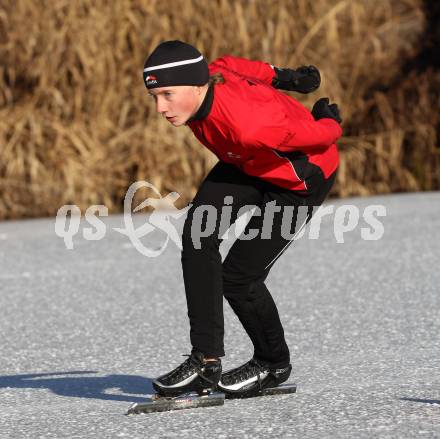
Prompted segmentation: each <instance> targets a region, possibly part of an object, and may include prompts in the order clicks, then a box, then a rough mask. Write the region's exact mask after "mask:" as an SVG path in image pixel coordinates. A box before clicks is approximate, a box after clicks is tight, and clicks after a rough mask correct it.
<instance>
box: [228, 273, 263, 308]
mask: <svg viewBox="0 0 440 439" xmlns="http://www.w3.org/2000/svg"><path fill="white" fill-rule="evenodd" d="M265 278H266V275H261V274H258V275H252V274H245V273H232V272H230V271H228V269H227V267H223V295H224V297H225V299H226V300H228V301H242V300H245V301H252V300H255V299H256V298H257V297H256V295H257V289H256V288H255V286H256V285H257V284H258V283H259V282H264V279H265Z"/></svg>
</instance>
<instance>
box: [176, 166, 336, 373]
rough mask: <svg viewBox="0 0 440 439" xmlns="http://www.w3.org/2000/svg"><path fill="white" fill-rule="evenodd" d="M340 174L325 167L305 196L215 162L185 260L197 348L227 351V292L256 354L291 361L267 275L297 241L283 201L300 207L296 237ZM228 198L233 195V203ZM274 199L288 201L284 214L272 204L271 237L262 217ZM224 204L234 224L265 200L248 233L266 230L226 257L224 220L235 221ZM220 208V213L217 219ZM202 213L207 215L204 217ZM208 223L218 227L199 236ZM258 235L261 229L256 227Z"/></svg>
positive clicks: (186, 233) (188, 228)
mask: <svg viewBox="0 0 440 439" xmlns="http://www.w3.org/2000/svg"><path fill="white" fill-rule="evenodd" d="M335 176H336V172H335V173H333V174H332V175H331V176H330V177H329V178H328V179H327V180H325V179H324V178H323V175H322V173H321V175H320V176H318V178H317V179H315V180H314V181H310V182H309V184H308V185H309V191H308V192H310V193H307V194H303V195H300V194H297V193H295V192H293V191H291V190H288V189H284V188H281V187H279V186H276V185H273V184H271V183H269V182H265V181H264V180H262V179H260V178H257V177H253V176H249V175H247V174H245V173H244V172H242V171H241V170H240V169H239V168H238V167H236V166H235V165H232V164H227V163H224V162H218V163H217V164H216V165H215V166H214V167H213V169H212V170H211V171H210V172H209V174H208V175H207V177H206V178H205V180H204V181H203V182H202V184H201V186H200V188H199V190H198V192H197V194H196V196H195V198H194V200H193V202H192V203H193V205H192V206H191V208H190V209H189V210H188V215H187V218H186V220H185V224H184V228H183V234H182V246H183V249H182V255H181V259H182V268H183V278H184V284H185V292H186V300H187V306H188V317H189V320H190V339H191V344H192V346H193V350H195V349H196V350H199V351H201V352H202V353H204V354H205V356H213V357H221V356H224V355H225V352H224V346H223V335H224V322H223V296H224V297H225V298H226V300H227V301H228V302H229V304H230V306H231V307H232V309H233V310H234V312H235V313H236V315H237V316H238V318H239V320H240V322H241V323H242V325H243V327H244V329H245V330H246V332H247V334H248V335H249V337H250V339H251V341H252V343H253V345H254V356H255V358H257V359H259V360H260V361H261V362H263V363H265V364H268V365H270V366H272V367H284V366H286V365H287V364H289V362H290V355H289V349H288V347H287V344H286V341H285V338H284V330H283V327H282V324H281V322H280V318H279V315H278V310H277V307H276V305H275V303H274V301H273V299H272V296H271V294H270V293H269V290H268V289H267V286H266V285H265V283H264V281H265V279H266V277H267V275H268V274H269V270H270V269H271V267H272V266H273V264H274V262H275V261H276V260H277V259H278V257H279V256H280V255H281V254H282V253H283V252H284V251H285V250H286V248H287V247H288V246H289V245H290V244H291V243H292V242H293V239H286V238H285V236H286V233H284V237H283V234H282V233H281V226H282V217H283V211H284V215H286V213H285V209H284V207H285V206H293V208H290V213H291V214H292V216H291V217H292V219H291V221H290V223H291V224H289V225H290V226H291V227H290V230H288V232H290V233H291V235H294V233H295V232H296V233H298V232H299V231H300V229H302V227H304V226H305V224H306V223H307V222H308V221H310V219H311V217H312V215H313V212H314V209H313V206H319V205H321V204H322V202H323V201H324V199H325V197H326V195H327V194H328V193H329V191H330V189H331V187H332V185H333V182H334V179H335ZM225 196H230V197H229V200H228V199H227V200H228V201H227V202H226V204H225ZM231 197H232V198H231ZM231 201H232V203H231ZM270 202H272V206H273V205H274V202H275V203H276V205H277V206H281V212H276V209H272V211H273V210H275V213H274V215H273V222H272V227H271V230H270V229H267V228H266V232H267V231H268V230H269V232H271V235H270V239H265V236H266V237H267V235H264V233H262V232H263V229H264V227H263V225H264V221H263V220H264V213H265V212H266V210H268V206H270V205H269V204H268V203H270ZM228 203H229V204H228ZM225 205H229V206H230V207H229V209H230V212H231V222H230V223H229V224H232V223H234V222H235V220H236V219H237V217H238V216H240V215H241V214H242V213H243V209H242V211H240V212H239V210H240V208H242V207H243V206H249V208H248V210H249V209H252V208H253V206H258V207H259V208H260V209H261V215H258V214H257V212H254V214H253V216H252V217H251V219H250V221H249V223H248V224H247V225H246V228H245V230H244V232H243V233H244V234H246V235H247V234H248V233H250V232H251V230H253V229H256V230H259V231H260V233H258V235H257V236H256V237H254V238H253V239H247V240H245V239H240V238H241V236H240V237H239V238H238V239H237V240H236V241H235V242H234V243H233V245H232V247H231V248H230V250H229V252H228V254H227V256H226V257H225V259H224V261H223V263H222V260H221V254H220V252H219V245H220V243H221V239H220V237H221V235H222V234H223V233H224V232H225V229H224V227H225V224H228V221H224V222H223V224H222V221H221V216H222V213H221V212H222V208H224V206H225ZM203 206H212V207H210V208H209V209H211V216H210V214H209V213H208V210H207V209H206V210H205V208H204V207H203ZM300 206H303V207H300ZM304 206H306V207H304ZM307 206H309V207H307ZM298 207H299V208H298ZM213 209H215V211H216V212H217V215H216V216H217V219H216V220H215V221H214V222H213V221H212V219H213V218H214V216H213V215H212V212H213ZM245 209H246V208H245ZM201 212H204V214H203V218H202V221H201V222H200V214H201ZM225 212H227V210H226V211H225ZM196 213H197V214H196ZM238 214H239V215H238ZM225 218H227V215H226V216H225ZM287 219H289V217H288V218H287ZM209 221H211V223H210V224H211V229H212V225H213V224H215V231H214V232H213V233H211V234H210V235H209V236H204V237H198V238H197V237H196V234H197V232H196V230H203V227H208V223H209ZM229 224H228V225H229ZM268 224H269V225H270V222H266V226H265V227H267V225H268ZM284 224H285V223H284ZM192 225H193V227H192ZM194 226H195V228H194ZM192 228H193V230H192ZM222 228H223V229H222ZM284 230H285V229H284ZM252 233H253V234H254V235H255V231H254V232H252ZM195 238H196V239H195Z"/></svg>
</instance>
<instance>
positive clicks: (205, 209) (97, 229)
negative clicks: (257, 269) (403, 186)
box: [55, 181, 386, 257]
mask: <svg viewBox="0 0 440 439" xmlns="http://www.w3.org/2000/svg"><path fill="white" fill-rule="evenodd" d="M143 188H148V189H151V190H152V191H153V192H154V194H155V195H157V197H149V198H147V199H145V200H144V201H142V202H141V203H140V204H138V205H137V206H136V207H134V208H133V199H134V196H135V194H136V192H137V191H138V190H139V189H143ZM179 197H180V195H179V194H178V193H177V192H170V193H169V194H168V195H166V196H165V197H162V195H161V193H160V192H159V191H158V190H157V188H156V187H155V186H154V185H153V184H151V183H149V182H148V181H137V182H135V183H133V184H132V185H131V186H130V187H129V188H128V190H127V193H126V195H125V197H124V215H123V222H124V224H123V227H113V228H111V230H113V231H114V232H116V233H120V234H122V235H124V236H126V237H127V238H128V239H129V240H130V242H131V243H132V245H133V247H134V248H135V249H136V250H137V251H138V252H139V253H141V254H142V255H144V256H147V257H156V256H159V255H160V254H161V253H162V252H163V251H164V250H165V248H166V247H167V245H168V242H169V241H170V240H171V241H173V242H174V244H175V245H176V246H177V247H178V248H179V249H180V250H182V241H181V237H180V235H179V233H178V231H177V229H176V226H175V224H174V223H173V221H177V220H179V219H180V218H181V217H182V216H183V215H185V214H187V212H188V211H189V210H190V209H191V208H192V207H193V204H192V203H190V204H189V205H188V206H185V207H184V208H182V209H178V208H177V207H176V206H175V202H176V201H177V200H178V198H179ZM233 201H234V200H233V197H232V196H230V195H227V196H225V197H224V200H223V202H224V204H223V206H221V208H220V209H219V208H218V207H215V206H213V205H209V204H205V205H198V206H197V207H195V208H194V209H193V212H192V215H191V224H190V230H191V240H192V243H193V245H194V248H196V249H200V248H201V246H202V240H203V239H204V238H206V237H209V236H211V235H213V234H214V233H218V237H219V238H220V239H227V238H229V232H230V230H231V228H232V227H231V226H232V225H233V224H235V225H236V227H235V230H234V232H235V238H236V239H243V240H250V239H254V238H256V237H257V236H259V237H260V239H271V236H272V233H273V221H274V215H276V214H277V215H282V221H281V230H280V233H281V236H282V237H283V238H284V239H286V240H289V241H290V240H298V239H301V238H302V237H303V236H305V233H306V227H305V226H306V224H308V226H309V227H308V235H307V237H308V239H319V236H320V230H321V224H322V220H323V218H324V217H326V216H329V217H332V218H333V236H334V238H335V240H336V242H337V243H338V244H343V243H344V242H345V241H344V236H345V235H346V234H347V233H351V234H353V233H356V231H357V233H359V234H360V237H361V239H362V240H365V241H377V240H379V239H381V238H382V237H383V235H384V232H385V229H384V226H383V224H382V222H381V221H380V220H379V219H378V217H384V216H386V208H385V206H383V205H368V206H366V207H365V208H364V210H363V212H361V211H360V209H359V208H358V207H357V206H355V205H353V204H344V205H340V206H338V207H335V206H334V205H332V204H329V205H325V206H313V212H312V213H311V212H310V207H308V206H278V205H277V204H276V201H271V202H269V203H267V204H266V205H265V206H264V208H263V209H262V207H261V206H257V205H245V206H241V207H240V209H239V210H238V214H237V220H236V221H235V222H233V221H232V220H231V211H232V205H233ZM147 206H150V207H152V208H153V211H152V212H151V213H150V214H149V215H145V222H144V224H142V225H141V226H140V227H137V228H136V227H135V225H134V222H133V214H134V213H137V212H139V211H141V210H142V209H144V208H145V207H147ZM219 215H220V216H219ZM254 215H258V216H261V217H262V227H261V229H260V230H259V229H250V230H247V231H246V233H243V230H244V227H245V226H246V224H247V222H248V221H249V220H250V218H251V217H252V216H254ZM104 216H108V209H107V207H106V206H105V205H102V204H98V205H92V206H90V207H89V208H88V209H87V210H86V212H85V215H84V218H85V222H86V223H87V224H88V225H89V226H91V227H89V226H86V227H84V226H83V227H82V237H83V239H84V240H87V241H97V240H101V239H104V237H105V236H106V233H107V226H106V224H105V223H104V222H103V221H102V220H101V219H99V217H104ZM81 218H82V213H81V210H80V208H79V207H78V206H76V205H75V204H66V205H64V206H62V207H61V208H60V209H58V212H57V215H56V219H55V233H56V235H57V236H58V237H60V238H62V239H63V240H64V243H65V246H66V248H67V249H68V250H73V249H74V242H73V238H74V237H75V236H77V235H78V234H79V233H80V226H81ZM294 218H295V219H294ZM361 222H363V223H364V224H363V226H361V227H359V225H360V223H361ZM218 224H219V226H217V225H218ZM293 226H294V227H293ZM292 228H293V229H294V231H293V232H292ZM153 231H159V232H161V235H162V236H163V241H162V244H161V245H160V246H159V247H157V246H156V247H149V246H148V245H146V244H145V243H144V242H143V241H142V240H141V239H142V238H144V237H146V236H148V235H149V234H151V233H152V232H153ZM277 233H278V232H277Z"/></svg>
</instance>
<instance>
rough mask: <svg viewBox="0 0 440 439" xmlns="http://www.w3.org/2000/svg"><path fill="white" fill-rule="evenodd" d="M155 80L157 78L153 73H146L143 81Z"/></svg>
mask: <svg viewBox="0 0 440 439" xmlns="http://www.w3.org/2000/svg"><path fill="white" fill-rule="evenodd" d="M156 80H157V78H156V77H155V76H154V75H148V76H147V77H146V78H145V81H156Z"/></svg>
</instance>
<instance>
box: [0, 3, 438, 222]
mask: <svg viewBox="0 0 440 439" xmlns="http://www.w3.org/2000/svg"><path fill="white" fill-rule="evenodd" d="M436 3H438V2H429V1H423V0H351V1H350V0H342V1H337V0H313V1H306V0H291V1H282V0H254V1H252V0H237V1H226V0H210V1H206V0H172V1H167V0H162V1H156V0H144V1H141V0H118V1H107V0H75V1H72V0H56V1H55V0H52V1H49V0H41V1H36V0H35V1H32V0H16V1H9V0H0V219H11V218H23V217H35V216H46V215H54V214H55V213H56V211H57V210H58V208H59V207H60V206H61V205H63V204H77V205H78V206H79V207H80V208H81V210H82V211H83V212H84V211H85V209H86V208H87V207H88V206H89V205H91V204H105V205H106V206H107V207H108V208H109V211H110V212H118V211H121V209H122V202H123V198H124V195H125V192H126V190H127V188H128V187H129V185H130V184H131V183H132V182H134V181H136V180H148V181H150V182H151V183H153V184H154V185H156V187H157V188H158V189H159V190H160V191H161V193H162V195H166V194H167V193H168V192H171V191H177V192H179V194H180V195H181V198H180V199H179V201H178V202H177V203H176V204H177V205H178V206H179V205H180V206H182V205H183V203H186V202H188V201H190V200H191V199H192V197H193V196H194V194H195V192H196V190H197V187H198V185H199V183H200V181H201V180H202V179H203V177H204V176H205V175H206V173H207V172H208V171H209V170H210V169H211V167H212V166H213V165H214V164H215V162H216V161H217V159H216V157H215V156H214V155H212V154H211V153H210V152H209V151H208V150H207V149H206V148H204V147H203V146H202V145H201V144H199V143H198V141H197V140H196V139H195V137H194V136H193V135H192V133H191V131H190V130H189V128H187V127H181V128H178V129H176V128H173V127H172V126H171V125H170V124H169V123H167V122H166V121H164V120H162V119H161V118H159V117H158V116H157V114H156V113H155V111H154V107H153V102H152V101H150V99H148V98H147V96H146V89H145V88H144V85H143V81H142V68H143V63H144V60H145V58H146V56H147V55H148V54H149V53H150V52H151V51H152V50H153V49H154V48H155V47H156V46H157V44H159V43H160V42H161V41H163V40H168V39H181V40H183V41H186V42H189V43H191V44H193V45H195V46H196V47H197V48H198V49H199V50H200V51H201V52H202V53H203V54H204V55H205V57H206V58H207V59H208V61H210V60H213V59H214V58H216V57H217V56H220V55H223V54H226V53H230V54H233V55H237V56H243V57H247V58H249V59H259V60H263V61H266V62H270V63H272V64H275V65H277V66H280V67H292V68H295V67H298V66H299V65H303V64H314V65H316V66H318V67H319V69H320V70H321V72H322V85H321V88H320V89H319V90H318V91H317V92H315V93H313V94H311V95H308V96H304V95H299V94H292V96H294V97H295V98H297V99H299V100H301V101H302V102H303V103H304V104H306V105H307V106H308V107H309V108H311V106H312V104H313V102H314V101H315V100H317V99H318V98H319V97H322V96H329V97H330V99H331V100H333V101H335V102H337V103H338V104H339V106H340V108H341V111H342V116H343V118H344V123H343V127H344V137H343V138H342V139H341V140H340V141H339V142H338V144H339V146H340V152H341V165H340V169H339V175H338V180H337V183H336V185H335V186H334V188H333V190H332V195H334V196H340V197H346V196H350V195H362V196H363V195H370V194H379V193H389V192H398V191H418V190H434V189H439V188H440V153H439V151H440V150H439V148H438V144H439V140H438V136H439V124H440V121H439V111H438V107H439V102H440V99H439V95H440V91H439V90H440V73H439V70H438V52H436V50H438V48H437V47H438V46H437V45H438V41H439V31H438V24H437V25H436V19H438V9H439V8H438V6H436ZM144 195H145V194H142V193H138V194H137V196H138V197H139V198H142V197H143V196H144Z"/></svg>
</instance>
